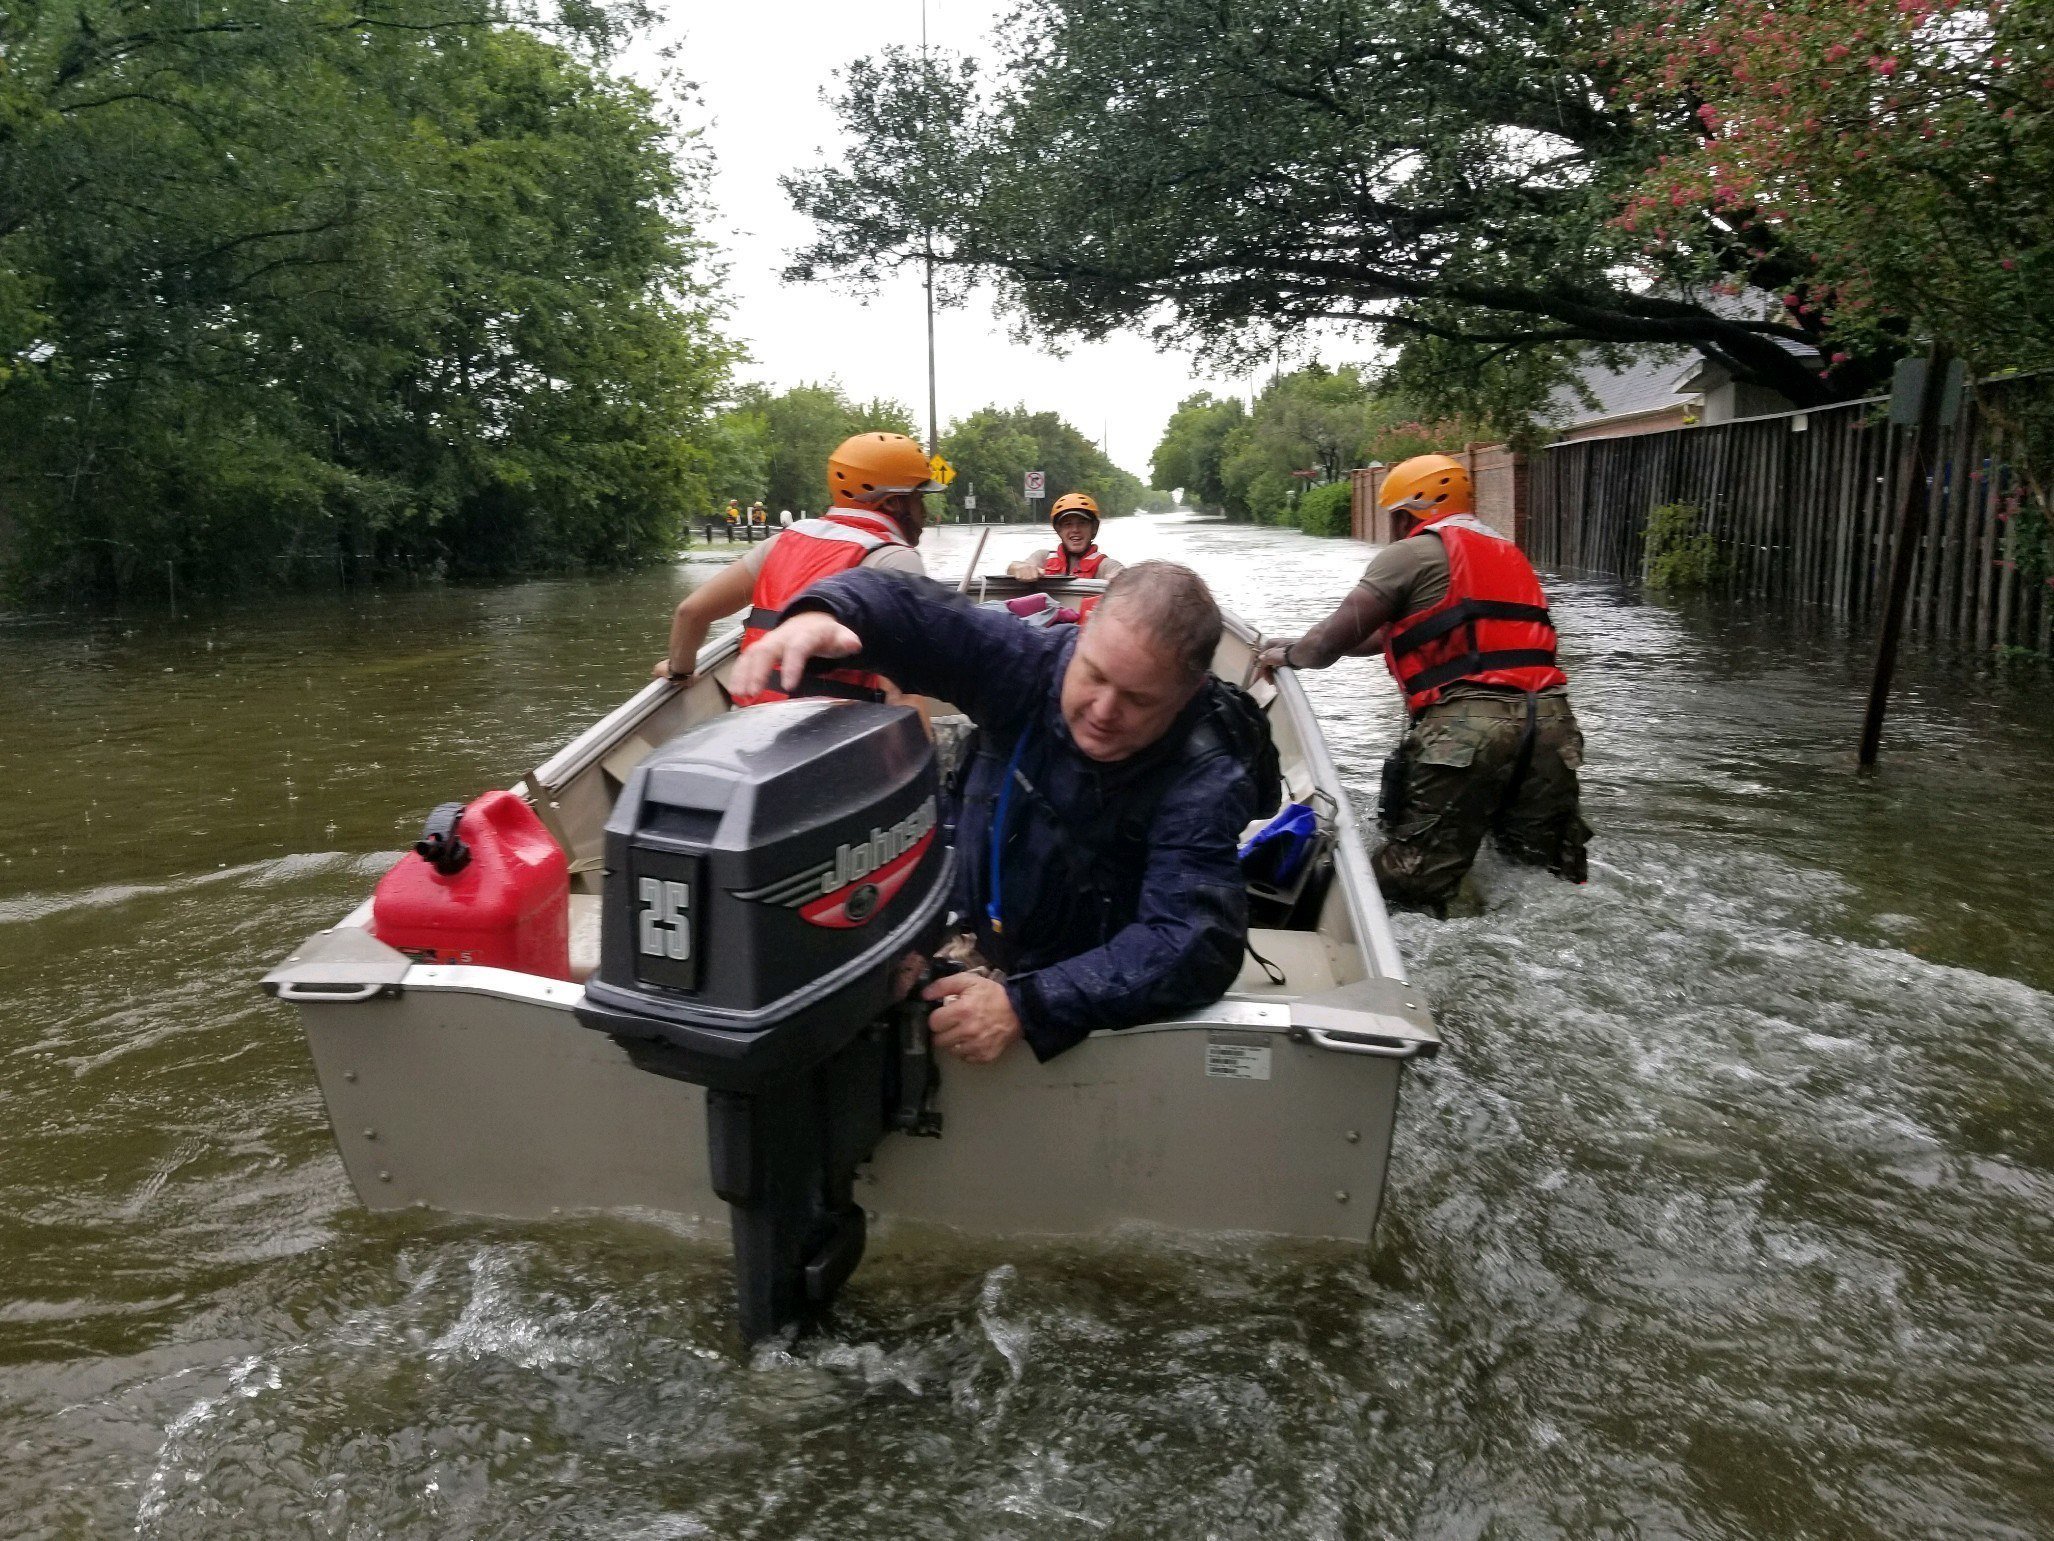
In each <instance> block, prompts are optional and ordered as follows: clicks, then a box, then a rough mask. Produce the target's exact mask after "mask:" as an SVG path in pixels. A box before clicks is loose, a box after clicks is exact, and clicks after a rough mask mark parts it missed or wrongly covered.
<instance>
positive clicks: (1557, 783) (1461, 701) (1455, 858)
mask: <svg viewBox="0 0 2054 1541" xmlns="http://www.w3.org/2000/svg"><path fill="white" fill-rule="evenodd" d="M1527 713H1528V698H1527V697H1526V696H1523V695H1513V694H1510V693H1506V694H1504V695H1496V694H1493V695H1460V696H1455V697H1452V698H1450V699H1447V700H1442V701H1437V702H1435V703H1434V704H1433V705H1432V706H1429V707H1428V708H1426V710H1425V711H1423V712H1421V713H1420V714H1419V715H1418V716H1417V717H1415V718H1414V719H1413V721H1412V728H1411V731H1409V732H1408V733H1407V734H1406V735H1405V741H1404V743H1403V744H1401V745H1400V746H1399V749H1398V753H1397V755H1396V756H1394V757H1393V763H1392V764H1391V765H1390V766H1389V767H1387V769H1386V781H1385V806H1384V808H1383V810H1382V823H1383V827H1384V834H1385V840H1384V845H1383V847H1382V849H1380V850H1379V851H1378V852H1377V853H1376V856H1375V858H1374V865H1375V867H1376V875H1377V879H1378V881H1379V882H1380V883H1381V884H1382V886H1383V891H1384V897H1385V898H1387V899H1389V900H1391V901H1393V902H1394V903H1400V904H1411V905H1416V906H1419V907H1420V908H1422V909H1429V910H1434V911H1436V912H1438V911H1440V910H1441V909H1442V908H1443V907H1444V906H1445V905H1446V904H1447V902H1448V900H1449V899H1451V898H1453V897H1454V894H1455V890H1456V889H1457V888H1459V887H1460V886H1461V884H1462V875H1463V874H1464V873H1465V872H1467V871H1468V870H1469V865H1470V863H1471V862H1473V861H1475V860H1476V848H1477V847H1478V846H1479V845H1480V844H1482V842H1483V837H1484V835H1485V834H1486V833H1488V834H1490V835H1491V836H1493V837H1494V838H1495V839H1496V841H1497V844H1498V849H1499V850H1501V851H1503V852H1504V853H1505V855H1507V856H1508V857H1510V858H1511V859H1512V860H1514V861H1519V862H1526V863H1528V864H1530V865H1532V866H1536V867H1546V868H1547V869H1548V870H1549V871H1550V872H1552V873H1554V874H1555V875H1556V876H1558V877H1562V878H1566V879H1568V880H1569V881H1570V882H1572V883H1581V882H1582V881H1583V878H1584V842H1585V841H1587V840H1588V839H1589V838H1590V826H1589V825H1587V824H1585V823H1584V822H1583V819H1582V816H1581V815H1580V814H1579V813H1578V811H1577V787H1576V772H1577V768H1578V767H1579V766H1581V765H1582V764H1583V734H1582V733H1581V732H1580V731H1579V730H1578V728H1577V726H1576V714H1575V712H1573V711H1572V710H1570V707H1569V698H1568V697H1567V696H1566V695H1552V696H1535V697H1533V698H1532V713H1533V715H1532V719H1531V721H1532V725H1533V744H1532V749H1531V751H1530V753H1529V754H1527V755H1526V756H1525V758H1526V761H1527V763H1526V766H1525V773H1524V774H1523V775H1521V774H1519V767H1520V761H1521V758H1522V754H1521V746H1522V745H1523V744H1525V742H1526V738H1527V724H1528V720H1529V719H1528V715H1527ZM1515 782H1516V785H1515ZM1394 783H1395V785H1394Z"/></svg>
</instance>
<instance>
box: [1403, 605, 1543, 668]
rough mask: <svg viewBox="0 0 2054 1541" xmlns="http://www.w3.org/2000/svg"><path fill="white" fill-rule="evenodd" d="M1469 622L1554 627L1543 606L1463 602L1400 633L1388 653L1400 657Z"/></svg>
mask: <svg viewBox="0 0 2054 1541" xmlns="http://www.w3.org/2000/svg"><path fill="white" fill-rule="evenodd" d="M1471 621H1537V622H1539V623H1540V624H1541V625H1543V626H1546V627H1550V628H1552V627H1553V626H1554V624H1555V623H1554V620H1553V619H1552V618H1551V617H1550V616H1549V614H1548V607H1547V606H1546V605H1522V604H1516V603H1514V602H1513V601H1511V600H1509V599H1464V600H1459V601H1457V602H1456V603H1455V604H1452V605H1450V606H1449V607H1448V608H1447V609H1445V610H1443V611H1441V612H1440V613H1439V614H1438V615H1435V616H1432V617H1430V618H1429V619H1427V620H1424V621H1421V622H1420V623H1419V624H1418V625H1417V626H1413V627H1410V628H1408V629H1407V630H1405V631H1402V632H1400V633H1399V634H1398V636H1397V637H1396V638H1394V639H1393V640H1392V642H1391V652H1392V653H1393V654H1395V655H1397V656H1398V657H1401V658H1402V657H1403V656H1404V655H1405V654H1407V653H1409V652H1411V651H1412V650H1413V649H1414V648H1418V647H1424V646H1425V645H1426V644H1427V643H1429V642H1433V641H1436V640H1438V639H1439V638H1441V637H1445V636H1446V635H1447V634H1448V633H1449V632H1451V631H1457V630H1460V629H1461V628H1462V627H1464V626H1467V625H1468V624H1469V623H1470V622H1471Z"/></svg>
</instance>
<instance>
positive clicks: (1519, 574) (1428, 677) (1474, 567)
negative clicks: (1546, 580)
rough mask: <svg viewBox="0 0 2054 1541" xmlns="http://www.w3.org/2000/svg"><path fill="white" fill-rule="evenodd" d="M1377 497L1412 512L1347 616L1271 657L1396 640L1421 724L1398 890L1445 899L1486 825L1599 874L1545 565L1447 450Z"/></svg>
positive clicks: (1412, 760) (1314, 664)
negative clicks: (1499, 518) (1490, 518)
mask: <svg viewBox="0 0 2054 1541" xmlns="http://www.w3.org/2000/svg"><path fill="white" fill-rule="evenodd" d="M1377 504H1378V506H1379V507H1381V508H1385V509H1389V510H1392V511H1394V512H1396V513H1397V514H1399V516H1400V518H1401V520H1404V521H1407V522H1409V529H1407V530H1406V532H1405V533H1404V535H1403V537H1402V538H1401V539H1398V540H1395V541H1393V542H1392V543H1391V544H1390V545H1388V546H1386V547H1385V548H1384V549H1383V550H1382V551H1380V552H1378V553H1377V555H1376V557H1375V558H1374V560H1372V561H1371V562H1370V564H1369V567H1368V570H1367V571H1365V572H1364V573H1363V575H1362V579H1361V581H1360V582H1359V583H1357V584H1356V586H1355V587H1354V589H1353V590H1351V591H1350V592H1349V594H1348V597H1347V598H1346V599H1344V600H1342V601H1341V604H1340V606H1339V607H1338V608H1337V609H1335V611H1334V612H1333V614H1332V615H1330V616H1328V617H1327V618H1326V620H1324V621H1322V622H1321V623H1320V624H1319V625H1317V626H1315V627H1313V628H1312V630H1310V631H1308V632H1307V633H1306V634H1305V635H1304V636H1302V637H1296V638H1292V639H1290V640H1288V641H1278V642H1272V643H1270V644H1269V646H1268V647H1266V648H1265V649H1264V650H1263V653H1262V656H1261V663H1262V665H1263V667H1264V668H1265V669H1270V670H1275V669H1279V668H1292V669H1324V668H1326V667H1328V666H1329V665H1330V664H1332V663H1333V662H1334V661H1335V660H1336V659H1339V658H1345V657H1350V656H1362V655H1367V654H1369V653H1372V652H1381V653H1383V655H1384V658H1385V660H1386V661H1387V662H1388V663H1389V665H1390V669H1391V673H1392V675H1393V676H1394V677H1395V678H1396V679H1397V682H1398V688H1399V689H1400V690H1401V691H1402V692H1404V696H1405V706H1406V710H1407V711H1408V712H1410V713H1411V718H1412V721H1411V726H1410V728H1409V730H1408V731H1407V733H1406V735H1405V738H1404V741H1403V743H1401V744H1400V745H1399V748H1398V751H1397V753H1396V754H1394V755H1393V756H1392V757H1391V758H1390V759H1389V760H1387V761H1386V762H1385V765H1384V789H1383V791H1384V795H1383V806H1382V810H1381V819H1382V823H1383V828H1384V833H1385V840H1384V844H1383V846H1382V848H1381V849H1379V850H1378V851H1377V853H1376V855H1375V857H1374V858H1373V864H1374V866H1375V868H1376V875H1377V878H1378V881H1379V882H1380V883H1381V884H1382V886H1383V891H1384V895H1385V897H1386V898H1389V899H1392V900H1394V901H1397V902H1400V903H1406V904H1412V905H1415V906H1418V907H1419V908H1422V909H1427V910H1431V911H1433V912H1435V913H1444V912H1445V909H1446V906H1447V902H1448V901H1449V900H1450V899H1451V898H1453V897H1454V895H1455V891H1456V890H1457V889H1458V888H1459V887H1460V886H1461V883H1462V878H1463V875H1464V874H1465V873H1467V872H1468V871H1469V867H1470V864H1471V863H1472V862H1473V861H1475V859H1476V852H1477V847H1478V846H1479V845H1480V844H1481V843H1482V840H1483V837H1484V835H1485V834H1486V833H1489V834H1491V835H1492V836H1493V837H1494V838H1495V839H1496V841H1497V844H1498V847H1499V849H1500V850H1502V851H1503V852H1504V853H1505V854H1506V855H1507V856H1509V857H1511V858H1512V859H1513V860H1515V861H1520V862H1525V863H1529V864H1531V865H1534V866H1538V867H1545V868H1547V869H1548V870H1549V871H1550V872H1553V873H1554V874H1556V875H1557V876H1558V877H1562V878H1566V879H1567V880H1568V881H1570V882H1572V883H1581V882H1582V881H1583V880H1584V874H1585V867H1586V860H1585V855H1584V847H1585V843H1586V842H1587V841H1588V840H1589V838H1590V826H1589V825H1587V824H1585V823H1584V822H1583V817H1582V813H1581V810H1580V808H1579V806H1578V804H1579V790H1578V786H1577V776H1576V773H1577V770H1578V768H1579V767H1580V766H1581V765H1582V764H1583V734H1582V733H1581V732H1580V731H1579V730H1578V728H1577V725H1576V713H1575V712H1574V711H1573V710H1572V709H1571V707H1570V705H1569V679H1568V676H1567V675H1565V674H1564V673H1563V672H1562V669H1561V667H1560V665H1559V664H1558V663H1557V661H1556V657H1555V628H1554V623H1553V621H1552V620H1551V619H1550V618H1549V615H1548V609H1547V596H1546V595H1545V594H1544V593H1543V592H1542V590H1541V584H1540V579H1539V577H1538V576H1536V575H1535V573H1534V570H1533V564H1532V563H1530V562H1529V561H1527V559H1526V556H1525V554H1524V553H1523V552H1521V551H1520V549H1519V548H1518V547H1517V546H1516V545H1514V544H1513V543H1512V542H1511V541H1510V540H1509V539H1507V538H1506V537H1505V536H1503V535H1501V534H1499V533H1498V531H1496V530H1494V529H1492V528H1491V527H1490V526H1489V525H1487V524H1485V523H1483V522H1482V521H1481V520H1479V519H1478V518H1477V517H1476V502H1475V492H1474V489H1473V487H1472V486H1471V483H1470V477H1469V472H1468V471H1467V470H1466V469H1465V468H1464V467H1463V465H1462V463H1461V462H1460V461H1458V460H1454V459H1451V458H1450V457H1448V456H1446V455H1419V456H1415V457H1414V458H1413V459H1411V460H1407V461H1403V462H1401V463H1400V464H1398V465H1396V466H1394V467H1392V468H1391V470H1390V472H1389V474H1388V475H1386V476H1385V477H1384V481H1383V486H1382V487H1381V489H1379V491H1378V493H1377Z"/></svg>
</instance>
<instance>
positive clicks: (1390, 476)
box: [1376, 455, 1476, 524]
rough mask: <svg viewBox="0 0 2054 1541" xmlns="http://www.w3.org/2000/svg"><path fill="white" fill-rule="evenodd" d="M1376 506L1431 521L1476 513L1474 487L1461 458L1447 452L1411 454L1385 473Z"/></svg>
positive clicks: (1378, 491)
mask: <svg viewBox="0 0 2054 1541" xmlns="http://www.w3.org/2000/svg"><path fill="white" fill-rule="evenodd" d="M1376 506H1377V507H1378V508H1383V509H1390V510H1392V511H1394V512H1398V513H1406V514H1410V515H1411V516H1412V517H1413V518H1415V519H1417V520H1418V521H1419V522H1420V523H1421V524H1431V523H1433V521H1434V520H1436V519H1440V518H1444V517H1446V516H1447V515H1449V514H1473V513H1475V512H1476V489H1475V488H1474V487H1473V486H1472V485H1471V483H1470V480H1469V472H1468V471H1467V470H1466V469H1464V467H1463V465H1462V462H1461V461H1459V460H1455V459H1452V458H1451V457H1449V456H1447V455H1414V456H1413V457H1412V458H1411V459H1410V460H1401V461H1399V462H1398V463H1397V464H1396V465H1394V466H1392V467H1391V469H1390V470H1388V471H1386V472H1385V473H1384V484H1383V486H1381V487H1379V488H1378V489H1377V494H1376Z"/></svg>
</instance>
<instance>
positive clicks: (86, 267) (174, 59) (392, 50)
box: [0, 0, 735, 591]
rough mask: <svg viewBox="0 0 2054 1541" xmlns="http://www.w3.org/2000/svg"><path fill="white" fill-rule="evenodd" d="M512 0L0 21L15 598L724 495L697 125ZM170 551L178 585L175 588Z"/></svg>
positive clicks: (560, 532) (138, 3) (280, 2)
mask: <svg viewBox="0 0 2054 1541" xmlns="http://www.w3.org/2000/svg"><path fill="white" fill-rule="evenodd" d="M562 15H563V16H564V17H566V18H569V19H570V20H573V21H575V22H576V23H577V26H576V27H575V28H571V27H568V26H566V25H559V26H557V27H556V28H554V29H553V30H552V31H550V32H548V33H545V32H543V31H541V30H538V29H536V28H534V27H530V26H524V25H518V24H517V23H518V22H520V21H521V20H522V18H521V17H519V16H517V15H515V14H514V13H512V12H510V11H508V10H506V9H505V8H504V7H502V6H500V5H498V4H497V3H495V0H376V3H370V4H348V5H345V4H339V3H334V0H205V3H197V4H196V3H193V0H66V3H64V4H45V3H40V0H27V3H25V4H20V5H14V6H10V7H9V8H7V9H6V10H5V11H4V12H0V442H4V443H5V444H6V446H7V449H6V452H5V455H4V458H0V494H4V506H5V514H4V515H0V524H4V525H7V526H11V528H0V537H5V545H6V548H7V549H6V550H5V551H4V553H0V557H4V560H5V561H6V562H7V565H8V567H9V568H10V570H11V574H12V576H13V577H14V579H15V581H16V582H17V584H19V585H23V586H30V587H40V588H43V589H81V588H89V589H97V590H102V591H107V590H112V591H122V590H126V589H133V588H136V587H139V586H147V587H153V588H161V586H162V585H164V584H165V583H166V582H167V581H173V580H175V581H176V582H177V583H178V584H179V585H180V586H181V587H185V588H200V587H207V586H216V587H227V586H232V585H235V584H238V583H260V582H279V581H291V580H294V579H300V578H307V577H319V576H321V575H323V574H326V575H329V576H331V577H332V576H333V575H334V574H336V573H337V572H338V571H342V572H345V573H349V572H358V571H366V570H388V569H394V568H412V569H416V570H418V569H421V568H431V569H436V570H441V569H445V568H446V569H448V570H453V571H476V572H491V571H503V570H508V569H511V568H521V567H529V566H539V565H544V564H554V563H563V562H586V563H619V562H628V561H635V560H639V559H642V558H645V557H647V556H649V555H651V554H655V553H658V552H665V551H668V550H670V549H672V548H673V547H674V544H675V539H676V536H677V533H678V529H679V526H680V523H681V520H682V517H683V514H684V513H685V511H686V510H687V509H689V508H691V507H693V506H695V505H698V504H702V503H704V502H705V501H706V500H708V499H710V497H711V496H712V488H711V487H710V486H709V485H708V478H709V473H710V472H711V471H712V470H713V468H714V465H715V452H716V450H717V448H718V446H717V443H716V438H717V436H714V435H712V434H711V433H710V427H711V419H712V410H713V408H714V406H715V404H716V403H717V401H718V400H719V398H720V397H721V395H722V394H723V392H724V391H725V389H726V377H727V370H728V368H729V365H730V362H731V360H732V359H733V358H734V357H735V350H734V349H733V348H732V346H731V345H730V344H728V343H727V342H726V341H725V340H724V338H723V337H722V336H721V334H720V331H719V325H718V323H719V315H720V304H719V300H718V296H717V294H716V292H715V290H714V287H713V284H712V281H711V278H710V274H709V268H708V265H707V260H706V253H705V250H704V248H703V246H702V244H701V242H700V241H699V240H698V239H697V237H696V236H695V235H694V232H693V226H692V222H691V217H690V210H691V207H692V204H693V203H694V201H695V200H696V198H697V197H698V195H699V191H698V178H699V172H698V169H697V160H696V156H695V152H694V150H693V146H692V143H691V141H690V139H689V136H686V135H684V134H682V133H680V132H679V131H678V130H677V129H676V128H675V126H674V125H672V124H671V123H669V122H667V121H666V119H665V118H664V116H663V115H662V113H661V111H660V108H659V104H658V103H657V102H656V101H655V100H654V99H653V98H652V97H651V96H650V95H649V93H647V92H646V91H644V90H642V89H640V88H638V87H636V86H633V85H631V84H628V83H625V82H623V81H621V80H618V79H615V78H612V77H611V76H609V75H608V74H606V73H605V71H604V69H603V68H602V64H601V57H600V53H601V50H602V49H603V48H604V46H605V45H607V44H608V43H609V42H611V41H613V40H615V39H616V38H617V37H618V35H619V32H620V29H621V28H623V27H625V26H626V25H628V24H629V23H630V22H631V21H632V20H633V15H632V12H631V10H630V8H628V7H624V6H609V5H606V4H603V3H590V0H586V3H581V4H579V5H578V6H575V7H573V6H565V7H564V8H563V11H562ZM167 569H169V571H167Z"/></svg>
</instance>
